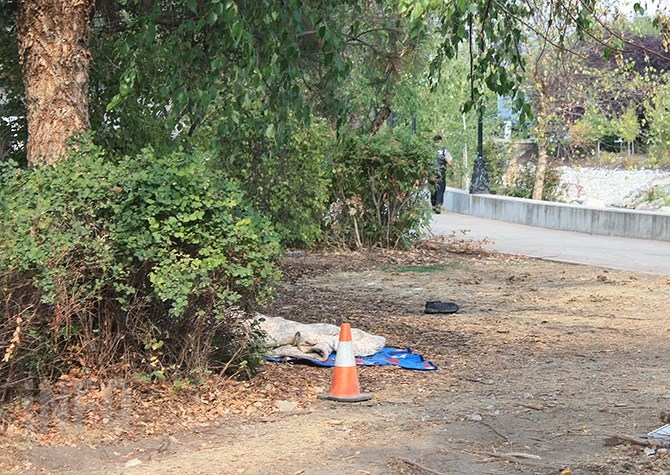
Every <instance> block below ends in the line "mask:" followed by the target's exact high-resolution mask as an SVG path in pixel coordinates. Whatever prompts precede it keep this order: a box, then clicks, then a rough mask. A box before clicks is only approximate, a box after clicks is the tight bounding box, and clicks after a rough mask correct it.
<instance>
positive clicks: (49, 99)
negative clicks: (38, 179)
mask: <svg viewBox="0 0 670 475" xmlns="http://www.w3.org/2000/svg"><path fill="white" fill-rule="evenodd" d="M93 4H94V0H32V1H31V0H21V1H19V15H18V19H17V26H18V33H19V57H20V59H21V64H22V66H23V84H24V87H25V100H26V119H27V122H28V144H27V158H28V162H29V163H32V164H35V165H53V164H56V163H58V161H59V160H61V159H62V158H63V157H64V156H65V154H66V152H67V150H68V140H69V139H70V138H71V137H72V134H74V133H76V132H83V131H86V130H88V129H89V128H90V121H89V112H88V78H89V64H90V52H89V46H88V39H89V32H90V14H91V9H92V7H93Z"/></svg>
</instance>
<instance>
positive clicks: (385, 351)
mask: <svg viewBox="0 0 670 475" xmlns="http://www.w3.org/2000/svg"><path fill="white" fill-rule="evenodd" d="M266 359H267V360H268V361H279V362H286V361H295V362H305V363H309V364H313V365H315V366H325V367H331V366H335V353H331V354H330V356H329V357H328V358H327V359H326V361H319V360H311V359H306V358H290V357H284V356H268V357H267V358H266ZM356 365H358V366H386V365H392V366H400V367H401V368H405V369H417V370H421V371H432V370H436V369H437V366H435V365H434V364H433V363H431V362H430V361H426V360H424V359H423V356H421V355H419V354H416V353H412V350H411V349H409V348H382V349H381V350H380V351H379V352H378V353H376V354H374V355H372V356H356Z"/></svg>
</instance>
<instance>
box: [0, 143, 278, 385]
mask: <svg viewBox="0 0 670 475" xmlns="http://www.w3.org/2000/svg"><path fill="white" fill-rule="evenodd" d="M5 176H6V175H5ZM0 203H2V205H1V207H0V219H1V220H2V229H1V230H0V277H1V278H2V304H1V305H3V308H2V310H3V315H5V316H6V317H4V318H5V320H4V321H3V322H2V327H1V328H0V341H2V343H0V354H3V355H4V356H5V360H7V361H10V362H11V365H9V366H7V365H5V366H3V367H2V368H3V369H2V371H3V372H6V371H10V370H11V371H12V372H13V374H14V376H16V375H17V374H19V373H22V374H25V373H26V372H28V373H29V374H31V375H33V376H35V375H39V376H40V377H53V376H57V375H58V374H60V373H62V372H66V371H69V370H71V369H73V368H79V369H80V370H84V369H86V370H100V369H103V368H109V367H115V365H124V367H126V368H132V369H135V370H141V371H145V372H147V373H150V374H151V375H153V376H156V377H163V376H165V374H166V372H167V371H169V370H174V371H176V372H178V371H190V370H191V369H193V368H195V367H203V366H205V365H206V364H207V363H208V359H209V357H210V356H211V355H212V354H217V355H219V356H221V357H225V356H226V355H227V356H231V355H232V354H236V355H237V358H238V359H239V360H240V361H239V362H241V363H244V362H247V363H248V361H250V358H253V357H255V356H254V355H251V356H250V357H249V358H245V357H244V355H245V351H244V350H243V349H242V350H240V348H239V347H238V348H234V345H235V344H238V345H240V344H241V345H245V344H247V343H246V342H235V341H231V340H230V338H229V337H232V336H234V335H239V333H240V328H242V327H240V325H239V320H240V319H239V318H238V315H241V314H243V313H244V312H243V311H244V310H245V309H248V308H250V307H252V306H253V305H254V303H255V302H256V301H257V300H258V299H263V298H265V297H267V296H268V295H269V294H270V293H271V292H272V289H273V285H274V283H275V282H276V280H277V279H278V270H277V265H276V264H277V259H278V256H279V255H280V247H279V245H278V239H277V237H276V235H275V233H274V231H273V229H272V228H271V226H270V224H269V223H268V222H267V221H266V220H264V219H262V218H261V217H260V216H259V215H258V214H257V213H256V212H255V211H253V209H252V208H251V207H250V206H249V204H248V201H247V200H246V198H245V194H244V193H243V192H242V191H241V190H240V189H239V188H238V187H237V186H235V185H233V184H231V183H230V182H228V181H225V180H222V179H221V177H220V175H219V174H217V173H215V172H213V171H212V169H211V168H210V166H209V164H208V161H207V159H206V158H204V157H203V156H200V155H197V154H187V153H184V152H176V153H173V154H171V155H169V156H157V155H156V154H154V153H153V151H152V150H151V149H146V150H144V151H143V152H142V153H141V154H140V155H138V156H136V157H131V158H124V159H122V160H119V161H113V160H111V159H109V158H108V157H105V156H104V154H103V152H102V151H101V150H100V149H98V148H96V147H94V146H91V145H89V144H88V142H82V143H81V144H79V146H78V150H77V151H76V152H75V153H74V154H73V156H72V157H70V158H68V159H66V160H65V161H63V162H62V163H60V164H59V165H58V166H57V167H43V168H35V169H30V170H23V171H20V172H15V173H14V174H13V175H12V176H11V177H9V178H6V183H5V186H4V187H3V189H2V190H1V191H0ZM247 333H248V332H247ZM16 335H18V339H17V338H13V337H14V336H16ZM14 340H16V341H15V344H14V345H13V346H10V344H11V342H12V341H14ZM249 341H250V342H251V343H250V344H251V345H253V344H254V343H253V341H254V335H251V338H250V339H249ZM214 342H218V345H215V344H214ZM2 376H3V377H7V379H9V380H12V379H13V378H12V377H11V376H12V375H10V374H3V375H2Z"/></svg>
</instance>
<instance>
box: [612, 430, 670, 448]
mask: <svg viewBox="0 0 670 475" xmlns="http://www.w3.org/2000/svg"><path fill="white" fill-rule="evenodd" d="M605 436H606V437H613V438H615V439H620V440H623V441H625V442H630V443H632V444H637V445H642V446H643V447H660V448H663V449H670V441H668V440H661V439H641V438H639V437H634V436H632V435H626V434H614V433H609V434H605Z"/></svg>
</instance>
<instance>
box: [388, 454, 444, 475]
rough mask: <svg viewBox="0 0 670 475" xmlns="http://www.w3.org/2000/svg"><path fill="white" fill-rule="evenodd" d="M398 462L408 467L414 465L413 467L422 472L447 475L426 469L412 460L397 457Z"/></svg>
mask: <svg viewBox="0 0 670 475" xmlns="http://www.w3.org/2000/svg"><path fill="white" fill-rule="evenodd" d="M397 459H398V460H400V461H402V462H405V463H407V464H409V465H414V466H415V467H418V468H420V469H421V470H424V471H426V472H428V473H434V474H435V475H447V474H446V473H444V472H438V471H437V470H433V469H432V468H430V467H426V466H425V465H422V464H420V463H419V462H415V461H414V460H410V459H406V458H405V457H397Z"/></svg>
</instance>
